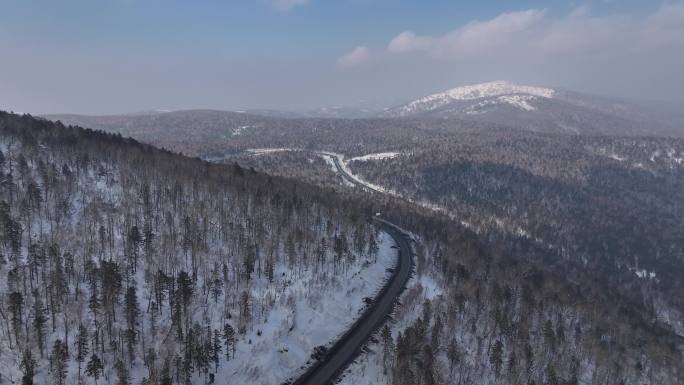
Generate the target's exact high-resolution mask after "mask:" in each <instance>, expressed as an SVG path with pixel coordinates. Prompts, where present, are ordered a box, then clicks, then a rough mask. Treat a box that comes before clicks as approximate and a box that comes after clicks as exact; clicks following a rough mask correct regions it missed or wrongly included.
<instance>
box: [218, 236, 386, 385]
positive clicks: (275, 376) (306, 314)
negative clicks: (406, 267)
mask: <svg viewBox="0 0 684 385" xmlns="http://www.w3.org/2000/svg"><path fill="white" fill-rule="evenodd" d="M380 234H381V235H380V237H379V245H380V251H379V253H378V257H377V262H374V261H372V260H365V261H363V262H361V261H359V262H360V263H358V264H357V265H355V266H354V267H353V268H352V269H350V270H348V271H346V272H343V273H340V274H337V275H331V276H330V277H328V278H329V279H330V280H332V284H324V283H322V282H319V281H316V280H315V279H313V277H304V278H302V279H298V280H296V281H293V282H292V283H291V284H290V285H287V286H286V287H285V288H282V289H281V288H279V289H277V290H272V291H267V292H266V293H265V295H266V296H269V295H272V296H274V297H275V306H274V307H273V308H272V309H271V310H270V311H269V312H268V313H267V314H265V315H264V316H263V320H262V322H261V323H255V325H254V326H253V328H252V330H248V332H247V334H246V335H245V336H244V337H243V338H242V339H241V340H240V341H239V343H238V346H237V349H238V351H240V356H236V357H235V360H231V361H228V362H224V363H223V364H222V365H221V367H220V368H219V372H218V374H217V378H219V379H221V378H226V379H228V378H229V379H230V383H236V384H264V385H266V384H280V383H282V382H283V381H285V380H286V379H288V378H291V377H294V376H296V375H297V374H298V373H300V372H301V371H302V368H303V367H304V366H306V365H307V363H308V362H311V361H312V360H311V359H310V355H311V353H312V352H313V348H314V347H315V346H319V345H330V344H331V343H332V342H334V341H335V340H337V337H338V336H340V335H341V334H343V333H344V332H345V331H346V330H347V328H348V326H349V325H351V324H352V323H353V322H354V320H355V319H356V318H357V317H358V316H359V315H360V313H361V311H362V310H363V309H364V306H365V305H364V302H363V298H364V297H373V296H374V295H375V294H376V293H377V291H379V290H380V288H381V287H382V285H383V284H384V282H385V280H386V278H387V277H388V274H389V273H388V272H387V269H388V268H390V267H392V266H394V264H395V263H396V256H397V252H396V250H395V249H393V248H392V246H393V245H394V241H393V240H392V238H391V237H390V236H389V235H387V234H386V233H380ZM278 273H279V274H281V275H282V274H288V272H287V271H285V270H280V271H278ZM217 321H220V320H217ZM259 332H261V336H259V335H258V333H259Z"/></svg>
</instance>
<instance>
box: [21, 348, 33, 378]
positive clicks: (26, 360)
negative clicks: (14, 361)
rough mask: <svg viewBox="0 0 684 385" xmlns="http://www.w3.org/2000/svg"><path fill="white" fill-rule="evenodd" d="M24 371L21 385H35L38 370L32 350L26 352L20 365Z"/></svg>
mask: <svg viewBox="0 0 684 385" xmlns="http://www.w3.org/2000/svg"><path fill="white" fill-rule="evenodd" d="M19 367H20V368H21V371H22V376H21V385H33V375H34V373H35V369H36V360H34V359H33V354H31V350H30V349H26V350H24V354H23V355H22V357H21V364H20V365H19Z"/></svg>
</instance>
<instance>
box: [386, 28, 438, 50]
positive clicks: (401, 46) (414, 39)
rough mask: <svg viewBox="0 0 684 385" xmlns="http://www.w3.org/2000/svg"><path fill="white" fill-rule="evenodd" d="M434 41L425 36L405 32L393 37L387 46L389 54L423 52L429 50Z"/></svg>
mask: <svg viewBox="0 0 684 385" xmlns="http://www.w3.org/2000/svg"><path fill="white" fill-rule="evenodd" d="M433 43H434V39H433V38H431V37H427V36H417V35H416V34H415V33H413V32H411V31H405V32H402V33H400V34H399V35H397V36H395V37H394V38H393V39H392V40H391V41H390V42H389V45H388V46H387V50H388V51H390V52H410V51H424V50H427V49H430V48H431V47H432V45H433Z"/></svg>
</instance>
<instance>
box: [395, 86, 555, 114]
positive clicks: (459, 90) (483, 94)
mask: <svg viewBox="0 0 684 385" xmlns="http://www.w3.org/2000/svg"><path fill="white" fill-rule="evenodd" d="M555 93H556V91H555V90H553V89H551V88H544V87H534V86H526V85H521V84H516V83H513V82H509V81H506V80H497V81H493V82H487V83H480V84H473V85H468V86H462V87H456V88H452V89H450V90H446V91H444V92H439V93H436V94H432V95H429V96H425V97H423V98H420V99H417V100H414V101H412V102H410V103H408V104H406V105H404V106H401V107H399V108H398V109H397V110H396V113H397V114H398V115H399V116H407V115H412V114H416V113H424V112H430V111H433V110H436V109H438V108H440V107H443V106H446V105H447V104H450V103H453V102H456V101H469V100H477V99H485V98H497V102H498V103H507V104H510V105H512V106H513V107H516V108H519V109H522V110H526V111H531V110H534V107H532V106H531V105H530V104H529V103H528V102H529V101H531V100H534V99H536V98H553V96H554V94H555Z"/></svg>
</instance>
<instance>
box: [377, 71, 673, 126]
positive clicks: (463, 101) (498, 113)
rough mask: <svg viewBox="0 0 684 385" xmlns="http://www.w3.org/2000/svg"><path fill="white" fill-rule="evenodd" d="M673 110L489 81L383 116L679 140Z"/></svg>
mask: <svg viewBox="0 0 684 385" xmlns="http://www.w3.org/2000/svg"><path fill="white" fill-rule="evenodd" d="M677 107H681V106H673V105H668V104H666V103H660V104H658V103H646V102H635V101H628V100H624V99H618V98H611V97H603V96H595V95H589V94H582V93H578V92H573V91H567V90H563V89H556V88H548V87H535V86H528V85H521V84H516V83H513V82H509V81H494V82H488V83H481V84H475V85H470V86H463V87H457V88H453V89H450V90H447V91H444V92H439V93H436V94H432V95H428V96H425V97H422V98H419V99H416V100H413V101H411V102H408V103H406V104H404V105H401V106H398V107H394V108H390V109H388V110H386V111H385V112H384V113H383V116H386V117H394V118H400V117H414V118H415V117H431V118H442V119H465V120H477V121H483V122H492V123H498V124H503V125H508V126H513V127H517V128H522V129H528V130H532V131H540V132H553V133H571V134H601V135H644V136H652V135H667V136H670V135H672V136H682V135H684V113H682V112H681V109H680V108H677Z"/></svg>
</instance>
